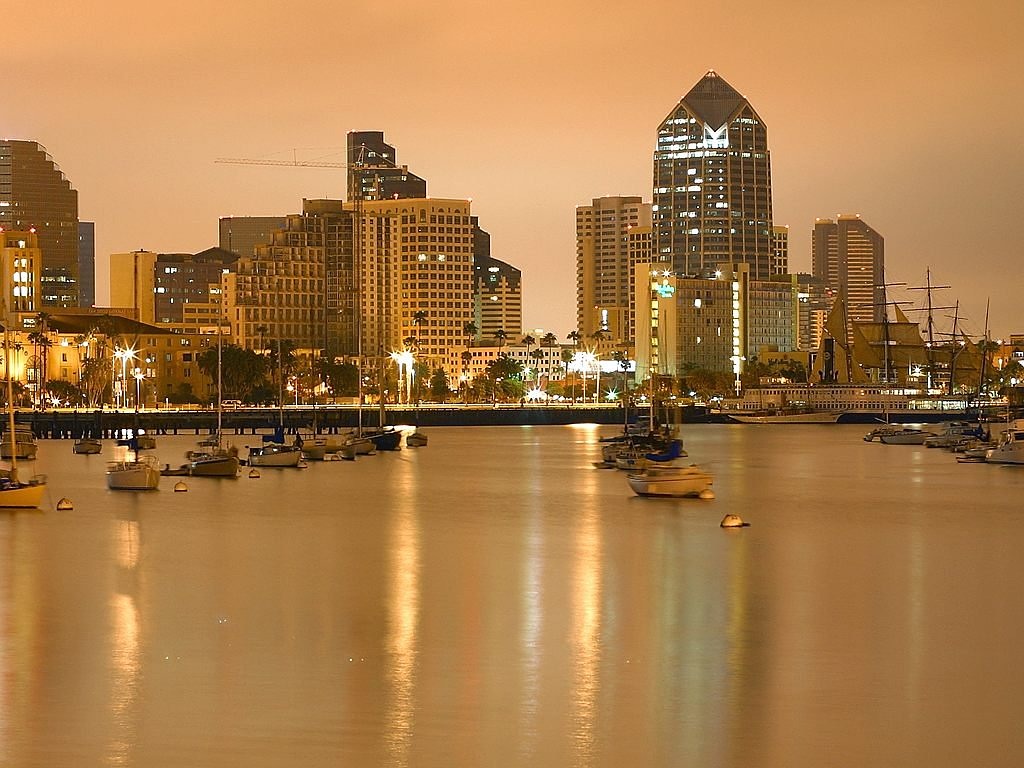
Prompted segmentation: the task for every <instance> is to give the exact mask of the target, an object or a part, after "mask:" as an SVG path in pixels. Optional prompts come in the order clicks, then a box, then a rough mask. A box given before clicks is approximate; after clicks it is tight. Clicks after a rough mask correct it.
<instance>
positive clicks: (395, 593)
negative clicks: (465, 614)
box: [387, 505, 421, 765]
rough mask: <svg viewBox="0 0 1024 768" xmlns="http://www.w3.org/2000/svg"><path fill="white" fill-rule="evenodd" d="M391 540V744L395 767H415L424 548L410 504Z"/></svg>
mask: <svg viewBox="0 0 1024 768" xmlns="http://www.w3.org/2000/svg"><path fill="white" fill-rule="evenodd" d="M394 519H395V527H394V528H393V530H392V532H391V535H392V540H391V546H390V547H389V548H388V551H389V552H390V553H391V567H390V569H389V570H390V577H391V585H390V586H391V588H390V594H389V596H388V603H387V606H388V626H389V632H388V637H387V650H388V657H389V666H388V669H387V677H388V683H389V686H388V692H387V697H388V707H387V712H388V722H387V731H388V735H387V744H388V749H389V750H390V752H391V759H392V760H393V761H394V764H395V765H407V764H408V763H409V762H410V757H411V756H410V752H409V750H410V747H411V745H412V736H413V727H414V724H415V714H416V712H415V710H416V671H417V658H418V654H419V648H418V642H419V638H418V636H417V629H418V624H419V619H420V588H421V587H420V544H419V537H420V535H419V530H418V522H417V519H416V512H415V511H413V509H412V508H411V507H410V506H409V505H404V507H403V511H402V512H400V513H396V515H395V518H394Z"/></svg>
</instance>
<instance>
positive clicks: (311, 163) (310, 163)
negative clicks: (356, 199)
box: [213, 157, 348, 168]
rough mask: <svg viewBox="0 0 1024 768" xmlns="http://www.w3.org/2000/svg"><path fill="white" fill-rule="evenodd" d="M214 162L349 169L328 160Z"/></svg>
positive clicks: (234, 159) (224, 159) (235, 159)
mask: <svg viewBox="0 0 1024 768" xmlns="http://www.w3.org/2000/svg"><path fill="white" fill-rule="evenodd" d="M213 162H215V163H228V164H231V165H290V166H300V167H305V168H348V163H332V162H329V161H327V160H259V159H256V158H251V157H218V158H217V159H216V160H214V161H213Z"/></svg>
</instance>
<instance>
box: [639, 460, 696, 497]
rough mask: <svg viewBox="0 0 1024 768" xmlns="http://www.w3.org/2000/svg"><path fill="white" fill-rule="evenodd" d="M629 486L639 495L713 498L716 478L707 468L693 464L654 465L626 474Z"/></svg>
mask: <svg viewBox="0 0 1024 768" xmlns="http://www.w3.org/2000/svg"><path fill="white" fill-rule="evenodd" d="M626 479H627V480H628V482H629V487H630V488H632V489H633V492H634V493H635V494H637V495H638V496H668V497H676V498H679V497H685V496H699V497H701V498H713V497H714V491H712V489H711V486H712V485H713V483H714V478H713V477H712V476H711V473H710V472H708V471H707V470H705V469H703V468H701V467H698V466H697V465H696V464H691V465H690V466H687V467H675V466H669V467H666V466H658V465H652V466H649V467H647V468H645V469H643V470H641V471H639V472H633V473H630V474H629V475H627V476H626Z"/></svg>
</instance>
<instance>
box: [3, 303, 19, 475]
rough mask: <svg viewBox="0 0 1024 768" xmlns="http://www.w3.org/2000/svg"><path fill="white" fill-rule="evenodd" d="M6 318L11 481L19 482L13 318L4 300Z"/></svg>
mask: <svg viewBox="0 0 1024 768" xmlns="http://www.w3.org/2000/svg"><path fill="white" fill-rule="evenodd" d="M2 308H3V318H4V372H5V375H6V377H7V437H8V439H9V440H10V443H11V482H12V483H17V482H18V450H17V448H18V446H17V440H16V439H15V437H14V385H13V384H12V383H11V344H10V326H11V320H10V318H9V317H8V316H7V301H6V300H4V302H3V307H2Z"/></svg>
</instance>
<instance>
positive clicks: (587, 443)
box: [0, 424, 1024, 768]
mask: <svg viewBox="0 0 1024 768" xmlns="http://www.w3.org/2000/svg"><path fill="white" fill-rule="evenodd" d="M618 429H621V427H619V428H618ZM615 431H616V427H614V426H599V425H577V426H554V427H529V426H524V427H478V428H472V429H466V428H444V427H438V428H432V429H431V441H430V444H429V446H428V447H426V448H418V449H415V450H410V449H407V448H405V447H403V448H402V450H400V451H394V452H380V453H378V454H377V455H375V456H359V457H358V458H357V459H356V460H355V461H344V462H340V461H339V462H320V461H317V462H311V463H310V465H309V467H308V468H307V469H305V470H302V471H294V470H283V471H275V470H266V471H263V472H261V473H259V476H258V477H255V478H253V477H250V476H248V475H247V474H246V473H245V472H243V473H242V475H241V477H239V478H238V479H206V478H202V479H200V478H188V477H185V478H180V477H178V478H167V477H165V478H162V479H161V483H160V487H159V490H157V491H153V492H149V493H126V492H122V491H117V492H115V491H109V490H108V489H107V488H106V485H105V482H104V466H105V463H106V460H105V456H109V455H113V454H112V450H111V448H112V444H111V443H109V442H106V441H105V442H104V445H103V453H101V454H100V455H75V454H73V452H72V445H73V441H71V440H59V441H57V440H40V441H38V443H39V452H38V458H37V459H36V460H35V462H32V467H31V469H32V471H36V472H46V473H48V474H49V476H50V482H49V485H48V491H47V493H48V496H49V499H48V503H47V504H46V505H44V506H45V509H44V510H43V511H31V512H25V511H7V512H4V513H0V560H2V562H3V563H4V568H3V569H2V570H0V619H2V620H0V670H2V672H3V676H4V677H3V679H4V680H5V681H6V682H5V685H4V686H3V687H2V688H0V743H2V744H3V745H4V757H3V760H2V762H4V764H8V765H12V766H13V765H17V766H19V768H42V767H43V766H46V767H47V768H48V767H49V766H52V765H55V764H63V765H71V764H78V765H87V764H103V763H116V764H119V765H127V766H132V765H139V766H142V765H167V764H182V765H183V764H187V765H190V766H198V767H200V768H204V767H205V766H210V767H211V768H212V767H213V766H218V765H224V764H231V765H246V766H250V767H254V768H262V767H263V766H267V767H269V766H278V765H282V764H285V765H292V764H297V765H307V766H327V765H336V764H338V763H339V762H343V763H346V764H353V765H382V766H400V765H412V764H422V765H436V764H487V765H494V766H499V768H503V767H504V766H518V765H523V764H527V763H528V764H531V765H536V766H542V767H543V768H548V767H549V766H550V767H551V768H554V767H555V766H564V765H572V764H586V765H592V766H613V765H624V764H634V765H683V764H685V765H735V766H739V765H757V766H765V767H768V768H774V767H775V766H778V767H779V768H782V767H783V766H787V767H788V766H793V765H815V764H818V765H824V764H827V765H831V766H839V768H846V767H847V766H849V767H850V768H853V767H855V766H856V768H861V766H864V765H882V764H885V765H929V766H940V767H943V766H950V767H952V766H961V765H964V764H983V765H987V766H997V767H998V766H1010V765H1013V764H1015V762H1016V755H1019V754H1020V751H1021V746H1022V745H1021V744H1020V743H1019V742H1020V738H1019V737H1018V736H1017V735H1016V734H1017V733H1018V729H1017V727H1016V726H1017V723H1018V722H1019V719H1020V717H1021V716H1022V715H1024V685H1022V684H1021V683H1022V680H1021V679H1020V678H1021V676H1020V675H1019V674H1017V673H1016V672H1014V667H1013V665H1012V664H1011V665H1007V664H1006V663H1005V658H1006V653H1007V649H1010V648H1013V647H1014V644H1015V639H1016V638H1017V637H1019V636H1020V635H1021V634H1022V633H1024V618H1022V617H1024V611H1022V610H1020V608H1021V606H1020V599H1019V598H1018V597H1017V596H1015V593H1014V591H1013V590H1012V589H1004V588H1002V587H999V588H998V589H994V588H993V585H1003V586H1005V585H1008V584H1009V585H1012V584H1014V583H1017V582H1018V581H1020V580H1021V579H1022V578H1024V565H1022V564H1021V559H1020V557H1019V551H1020V549H1021V547H1022V546H1024V518H1022V517H1021V514H1020V513H1021V504H1020V499H1021V497H1022V493H1024V469H1021V468H1017V467H1012V466H996V465H987V464H981V465H958V464H957V463H955V462H954V461H953V459H952V458H951V455H950V454H949V453H948V452H947V451H944V450H934V449H929V448H927V447H925V446H923V445H907V446H893V447H888V446H879V445H869V444H866V443H865V442H864V441H863V440H861V437H862V436H863V434H864V428H863V426H857V425H850V426H844V425H842V424H839V425H834V426H830V427H828V428H823V427H820V426H816V425H787V426H778V427H774V426H766V427H751V426H748V425H739V424H736V425H720V424H708V425H690V426H685V425H684V429H683V431H682V433H681V436H682V437H683V439H684V441H685V446H686V450H687V452H688V454H689V455H688V457H687V460H688V461H692V462H696V463H698V464H699V465H701V466H704V467H706V468H707V469H708V470H709V471H710V472H712V473H713V475H714V486H713V487H714V491H715V496H716V498H714V499H712V500H705V499H699V498H641V497H639V496H637V495H635V494H634V493H633V492H632V491H631V490H630V488H629V486H628V484H627V482H626V475H627V473H625V472H620V471H611V470H598V469H594V468H593V466H592V463H593V461H594V459H595V458H597V457H599V456H600V455H601V446H602V443H601V442H600V440H601V438H603V437H607V436H610V435H612V434H614V433H615ZM194 445H195V438H194V436H192V435H179V436H173V435H167V436H161V437H160V438H159V439H158V441H157V447H156V449H155V450H154V451H152V452H150V453H152V454H153V455H154V456H155V457H156V459H157V460H158V461H159V462H160V463H161V464H167V463H170V464H171V465H176V464H178V463H180V461H181V457H182V456H183V455H184V453H185V452H186V451H188V450H190V449H192V448H193V447H194ZM464 478H472V482H465V481H464ZM182 480H184V482H185V484H186V485H187V492H186V493H175V492H172V491H173V490H174V489H175V484H176V481H182ZM453 488H457V492H456V491H453ZM60 497H67V498H68V499H69V500H70V501H71V502H73V509H70V510H68V511H59V512H58V511H54V505H55V503H56V501H57V499H59V498H60ZM730 514H732V515H737V516H739V517H741V518H742V521H744V522H745V523H749V527H739V526H738V525H735V526H733V525H732V524H730V526H729V527H723V526H724V525H725V522H726V521H725V519H724V518H725V517H726V516H727V515H730ZM720 524H721V525H720ZM951 669H956V670H957V674H956V675H955V676H954V675H951V674H950V670H951ZM87 681H88V682H87ZM826 702H827V703H828V706H826V705H825V703H826ZM652 715H653V716H652ZM851 723H856V727H850V724H851ZM213 745H216V747H215V748H214V747H213Z"/></svg>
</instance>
